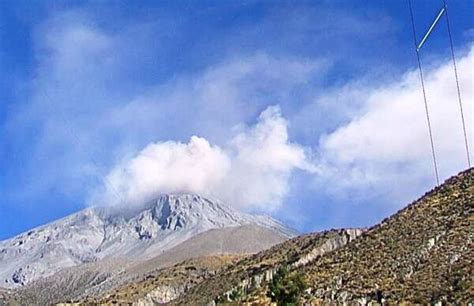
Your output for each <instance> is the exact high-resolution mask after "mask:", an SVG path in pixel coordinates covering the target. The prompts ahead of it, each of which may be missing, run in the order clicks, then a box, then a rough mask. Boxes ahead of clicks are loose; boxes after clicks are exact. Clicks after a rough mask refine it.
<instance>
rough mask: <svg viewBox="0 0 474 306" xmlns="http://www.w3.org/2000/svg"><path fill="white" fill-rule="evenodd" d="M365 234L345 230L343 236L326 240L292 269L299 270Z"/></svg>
mask: <svg viewBox="0 0 474 306" xmlns="http://www.w3.org/2000/svg"><path fill="white" fill-rule="evenodd" d="M362 233H363V230H362V229H345V230H343V232H342V234H341V235H339V236H337V237H335V238H330V239H328V240H326V241H325V242H324V243H323V244H322V245H321V246H317V247H315V248H314V249H312V250H311V252H310V253H308V254H306V255H304V256H302V257H301V258H300V259H299V260H298V261H296V262H295V263H294V264H292V267H294V268H297V267H300V266H304V265H306V264H308V263H309V262H311V261H313V260H315V259H316V258H318V257H319V256H321V255H324V254H326V253H328V252H331V251H334V250H336V249H338V248H340V247H342V246H344V245H346V244H347V243H349V242H350V241H352V240H354V239H355V238H357V237H358V236H360V235H361V234H362Z"/></svg>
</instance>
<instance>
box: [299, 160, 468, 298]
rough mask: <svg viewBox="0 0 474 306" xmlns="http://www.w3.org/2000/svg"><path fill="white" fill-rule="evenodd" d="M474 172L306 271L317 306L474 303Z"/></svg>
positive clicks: (427, 196)
mask: <svg viewBox="0 0 474 306" xmlns="http://www.w3.org/2000/svg"><path fill="white" fill-rule="evenodd" d="M473 212H474V169H473V168H471V169H469V170H467V171H465V172H462V173H460V174H459V175H457V176H455V177H452V178H450V179H449V180H447V181H446V182H445V183H444V184H442V185H441V186H440V187H437V188H435V189H434V190H432V191H430V192H429V193H427V194H425V195H424V196H423V197H422V198H421V199H419V200H417V201H415V202H414V203H412V204H410V205H409V206H407V207H406V208H404V209H403V210H401V211H400V212H398V213H397V214H395V215H394V216H392V217H390V218H388V219H386V220H384V221H382V222H381V223H380V224H379V225H377V226H375V227H374V228H372V229H370V230H369V231H367V232H365V233H364V234H363V235H362V236H361V237H360V238H359V239H357V240H355V241H354V242H353V243H351V244H349V245H347V246H346V247H344V248H341V249H339V250H338V251H336V252H334V253H331V254H328V255H326V256H323V257H322V258H321V259H320V260H317V261H313V262H312V263H310V264H309V265H307V266H305V267H303V268H302V269H300V272H302V273H304V274H305V275H307V281H308V283H309V285H310V287H311V295H312V296H313V297H312V298H310V299H309V300H310V301H312V302H315V301H322V300H337V301H338V302H342V301H354V300H377V301H379V302H381V301H382V300H385V301H388V302H391V303H394V302H401V301H410V302H413V303H422V304H427V303H433V302H437V301H445V302H448V303H456V304H459V303H461V304H464V303H467V302H468V301H472V300H473V299H474V245H473V240H474V215H473Z"/></svg>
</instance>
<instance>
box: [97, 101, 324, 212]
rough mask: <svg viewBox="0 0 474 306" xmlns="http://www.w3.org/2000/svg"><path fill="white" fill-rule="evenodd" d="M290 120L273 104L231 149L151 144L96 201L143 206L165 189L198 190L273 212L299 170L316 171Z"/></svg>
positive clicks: (200, 141) (111, 178) (195, 143)
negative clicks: (295, 138)
mask: <svg viewBox="0 0 474 306" xmlns="http://www.w3.org/2000/svg"><path fill="white" fill-rule="evenodd" d="M287 130H288V123H287V121H286V120H285V119H284V118H283V117H282V115H281V111H280V108H279V107H278V106H270V107H268V108H267V109H265V110H264V111H263V112H262V113H261V114H260V116H259V118H258V121H257V122H256V124H255V125H254V126H251V127H244V128H241V131H240V132H238V133H237V134H236V135H235V136H234V137H233V138H232V139H231V140H229V142H228V144H227V145H226V148H225V149H224V148H220V147H219V146H216V145H211V144H210V143H209V141H208V140H206V139H205V138H202V137H198V136H192V137H191V139H190V140H189V142H188V143H181V142H175V141H166V142H157V143H152V144H149V145H147V146H146V147H145V148H144V149H143V150H142V151H140V152H139V153H138V155H137V156H135V157H133V158H131V159H129V160H126V161H123V162H122V163H120V164H119V165H117V166H116V167H114V169H113V170H112V171H111V172H110V173H109V174H108V175H107V177H106V179H105V182H106V186H105V190H102V191H99V192H98V193H97V194H96V195H94V196H93V198H92V199H91V201H90V202H91V203H92V204H95V205H112V206H122V205H125V206H127V207H130V206H132V207H133V206H140V205H143V204H144V203H146V202H147V201H149V200H151V199H153V198H154V197H156V196H157V195H158V194H161V193H180V192H192V193H199V194H203V195H207V196H212V197H217V198H219V199H221V200H223V201H225V202H226V203H228V204H229V205H232V206H236V207H238V208H243V209H258V210H263V211H272V210H275V209H276V208H278V207H279V206H280V204H281V201H282V200H283V199H284V197H285V196H286V195H287V193H288V192H289V179H290V176H291V173H292V172H293V171H294V170H297V169H300V170H303V171H308V172H314V171H315V167H314V166H313V165H312V164H311V163H310V162H309V161H308V157H307V155H306V153H305V150H304V148H303V147H301V146H299V145H298V144H295V143H291V142H289V139H288V131H287Z"/></svg>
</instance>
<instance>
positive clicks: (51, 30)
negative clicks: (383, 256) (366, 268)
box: [0, 0, 474, 239]
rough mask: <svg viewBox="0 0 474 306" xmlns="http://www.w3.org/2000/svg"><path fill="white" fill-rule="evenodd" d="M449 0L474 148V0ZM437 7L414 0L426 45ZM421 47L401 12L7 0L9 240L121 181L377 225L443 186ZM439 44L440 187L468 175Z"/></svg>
mask: <svg viewBox="0 0 474 306" xmlns="http://www.w3.org/2000/svg"><path fill="white" fill-rule="evenodd" d="M448 4H449V13H450V18H451V23H452V32H453V39H454V45H455V50H456V56H457V58H458V61H459V66H460V67H459V72H460V78H461V85H462V90H463V97H464V104H465V108H466V112H465V113H466V119H467V124H468V134H469V140H470V143H472V103H473V100H472V88H473V87H474V86H472V85H473V75H472V74H473V72H472V71H473V65H472V63H473V60H472V58H473V56H472V53H473V52H472V41H473V37H474V25H473V20H474V18H473V17H474V16H473V12H474V1H449V2H448ZM440 6H441V1H417V0H414V8H415V19H416V26H417V29H418V35H419V36H421V33H422V32H423V31H424V29H425V28H426V27H427V26H428V25H429V23H430V22H431V20H432V19H433V17H434V16H435V14H436V13H437V11H438V10H439V8H440ZM412 39H413V38H412V32H411V25H410V19H409V11H408V7H407V3H406V2H405V1H357V2H356V1H318V2H316V1H199V2H197V1H134V2H128V3H126V2H122V1H93V2H87V1H8V0H7V1H1V2H0V71H1V72H2V74H1V75H2V77H1V78H0V195H1V200H0V216H1V222H0V239H4V238H8V237H10V236H13V235H15V234H17V233H19V232H22V231H25V230H27V229H29V228H31V227H34V226H37V225H40V224H44V223H46V222H49V221H52V220H54V219H57V218H59V217H62V216H65V215H67V214H70V213H72V212H75V211H77V210H80V209H82V208H84V207H86V206H87V205H90V204H91V203H92V202H94V201H97V199H99V200H102V202H103V201H111V200H110V198H107V197H105V198H104V197H103V196H104V194H105V195H109V196H110V193H111V191H110V190H116V189H117V188H118V192H119V193H121V192H123V193H124V194H123V197H124V198H126V199H128V196H129V195H130V194H133V195H134V198H133V199H135V200H136V199H142V198H147V197H148V196H150V195H151V194H153V193H154V192H162V191H169V190H171V191H176V190H178V191H179V190H183V191H187V190H186V189H189V190H190V191H203V192H204V193H208V194H209V195H211V196H217V197H219V198H224V199H225V200H226V202H233V199H235V203H229V205H233V206H235V207H236V208H238V209H243V210H246V211H252V212H253V211H255V212H261V213H268V214H272V215H273V216H275V217H277V218H279V219H281V220H283V221H284V222H287V223H288V224H290V225H291V226H293V227H295V228H297V229H298V230H300V231H314V230H321V229H327V228H332V227H347V226H368V225H372V224H374V223H376V222H377V221H380V220H381V219H383V218H384V217H386V216H388V215H389V214H391V213H393V212H395V211H396V210H398V209H399V208H401V207H402V206H403V205H405V204H407V202H408V201H411V200H414V199H415V198H416V197H417V196H419V195H421V194H423V192H424V191H426V189H427V188H430V187H432V186H433V175H432V169H431V168H430V166H431V164H430V162H431V161H430V159H429V158H430V155H429V144H428V143H427V142H426V139H427V138H426V137H425V136H426V135H427V134H426V133H427V132H426V126H425V125H424V124H425V121H424V120H425V118H424V117H423V116H424V113H423V112H422V111H421V112H420V110H423V105H422V100H421V96H420V88H419V83H418V82H419V81H418V79H417V75H416V70H414V69H415V68H416V62H415V59H416V58H415V55H414V50H413V42H412ZM447 39H448V38H447V33H446V26H445V23H444V20H443V22H441V23H440V26H439V27H438V28H437V29H436V30H435V32H434V33H433V35H432V37H431V38H430V40H429V41H428V43H427V44H426V45H425V47H424V48H423V50H422V60H423V64H424V65H425V66H424V67H425V69H426V73H427V83H428V95H429V99H430V103H431V104H430V105H431V107H432V112H433V121H434V122H433V126H434V127H433V129H434V132H435V141H436V143H435V144H436V146H437V150H438V151H439V152H438V153H439V157H440V173H441V176H442V177H443V178H446V177H448V176H450V175H452V174H455V173H457V172H458V171H459V170H462V169H463V168H465V167H466V165H465V161H464V158H465V157H464V155H463V154H464V153H463V151H462V149H463V148H462V146H460V145H459V144H460V143H461V141H460V140H461V138H460V133H459V132H458V131H459V129H460V127H459V120H458V119H459V118H458V117H457V116H458V109H457V108H456V103H457V101H456V100H455V98H456V96H455V91H454V87H453V83H452V82H453V78H452V70H451V69H452V68H451V66H450V62H449V59H450V58H449V55H450V53H449V45H448V40H447ZM430 90H431V91H430ZM447 101H450V103H451V102H452V103H451V104H448V103H446V102H447ZM261 114H267V115H266V116H265V115H261ZM437 119H439V120H437ZM454 131H456V132H454ZM274 133H276V134H277V136H275V134H274ZM193 135H196V136H199V137H200V139H203V140H204V142H198V145H202V144H204V147H205V150H206V151H205V152H207V153H209V154H210V155H209V156H210V157H209V158H210V159H209V160H207V159H206V160H204V161H203V160H202V159H198V160H195V159H194V158H196V156H195V155H191V157H190V156H189V155H186V154H187V153H186V152H189V150H188V149H189V148H190V147H193V144H195V143H193V142H192V141H190V138H191V136H193ZM262 137H263V138H262ZM261 139H263V140H268V142H266V141H261ZM163 142H166V143H165V144H163ZM260 142H261V143H265V144H268V146H267V147H261V146H259V144H260ZM206 143H207V144H209V145H210V147H209V148H207V147H206ZM147 146H148V147H147ZM145 147H147V148H149V150H151V152H152V153H153V154H155V155H154V156H153V158H154V159H153V161H154V164H152V166H156V165H159V166H160V167H159V169H161V171H162V172H160V173H150V176H149V177H150V178H152V179H150V182H146V184H147V185H146V186H145V187H146V188H145V187H144V185H141V184H142V183H143V182H142V181H141V176H142V175H143V174H147V173H148V172H143V171H145V170H143V169H142V168H140V169H138V170H137V169H136V168H134V166H133V165H134V163H133V161H136V160H139V157H140V156H142V155H143V153H144V152H145V153H146V152H148V151H146V150H145V151H143V150H144V148H145ZM198 147H199V146H198ZM472 147H474V146H472ZM150 148H151V149H150ZM199 148H201V147H199ZM272 148H274V149H272ZM268 150H270V151H268ZM473 150H474V148H473ZM169 152H171V153H172V156H173V158H175V163H174V164H173V166H171V165H170V164H169V163H168V164H167V163H166V162H164V161H163V160H162V158H163V154H167V153H169ZM183 152H185V153H183ZM199 152H200V151H199ZM216 152H217V153H219V152H221V153H222V156H223V158H222V163H220V162H217V161H214V160H213V159H212V158H217V157H216V156H221V155H219V154H220V153H219V154H217V153H216ZM248 152H251V154H250V155H253V157H255V156H257V155H265V154H267V153H268V155H265V158H263V160H264V162H262V160H261V159H258V158H250V157H249V156H248V155H249V154H247V153H248ZM269 152H270V153H269ZM280 153H281V154H280ZM216 154H217V155H216ZM273 155H275V156H273ZM180 156H181V157H182V158H187V159H186V161H188V162H189V160H190V161H191V164H192V165H194V164H196V165H202V168H200V166H199V167H195V168H193V171H197V172H192V171H191V170H189V171H187V169H184V170H183V168H182V167H181V166H180V168H179V169H180V171H184V172H185V173H183V172H179V173H177V172H176V171H175V170H176V165H182V164H181V163H182V159H180V158H181V157H180ZM206 156H207V155H206ZM282 156H283V157H282ZM472 159H474V158H472ZM219 160H221V159H219ZM187 164H188V163H184V165H187ZM143 167H144V168H146V169H155V168H153V167H151V168H150V167H149V165H147V164H145V165H143ZM206 167H212V169H213V171H215V172H211V171H209V173H213V174H215V175H214V176H213V177H209V176H210V174H209V173H208V175H207V176H204V177H202V175H201V172H200V171H204V170H202V169H207V168H206ZM124 169H125V170H124ZM229 169H230V170H229ZM114 171H115V172H114ZM124 171H125V172H127V171H128V172H127V173H129V174H128V175H125V176H124V175H121V174H120V173H122V172H124ZM133 171H136V172H133ZM163 171H169V172H172V173H163ZM114 173H115V174H114ZM116 173H119V174H118V176H117V175H116ZM163 177H165V178H163ZM196 177H198V178H199V179H197V178H196ZM215 177H219V179H218V180H217V179H215ZM166 178H169V179H168V180H167V179H166ZM175 178H176V180H175ZM183 178H189V181H192V182H195V184H188V179H186V182H181V181H180V180H179V179H183ZM154 179H156V180H157V181H160V180H164V181H166V182H165V183H156V185H154V183H155V181H154ZM169 181H173V182H174V181H176V182H177V183H176V184H174V185H170V184H169ZM114 184H117V185H116V186H115V187H110V186H109V185H114ZM183 184H184V185H183ZM130 186H135V187H133V188H134V189H132V187H130ZM239 187H240V189H239ZM269 187H271V188H269ZM111 188H112V189H111ZM170 188H171V189H170ZM222 190H224V191H222ZM242 194H243V195H242ZM236 195H238V196H236ZM236 197H238V198H239V199H238V200H237V199H236ZM130 201H131V200H130ZM101 204H106V203H101Z"/></svg>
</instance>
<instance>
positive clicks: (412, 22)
mask: <svg viewBox="0 0 474 306" xmlns="http://www.w3.org/2000/svg"><path fill="white" fill-rule="evenodd" d="M408 5H409V7H410V17H411V25H412V29H413V41H414V43H415V52H416V59H417V61H418V70H419V72H420V81H421V88H422V90H423V101H424V102H425V112H426V121H427V124H428V132H429V134H430V143H431V154H432V156H433V166H434V172H435V176H436V185H439V175H438V164H437V162H436V154H435V148H434V142H433V132H432V130H431V121H430V114H429V111H428V101H427V99H426V90H425V81H424V78H423V70H422V69H421V60H420V53H419V49H418V43H417V39H416V30H415V19H414V17H413V8H412V5H411V0H408ZM436 20H439V18H437V19H436ZM436 20H435V21H436ZM436 22H437V21H436ZM429 32H431V31H429Z"/></svg>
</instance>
